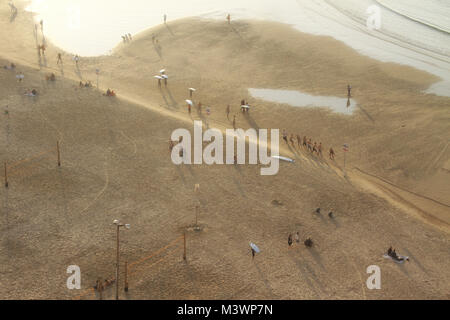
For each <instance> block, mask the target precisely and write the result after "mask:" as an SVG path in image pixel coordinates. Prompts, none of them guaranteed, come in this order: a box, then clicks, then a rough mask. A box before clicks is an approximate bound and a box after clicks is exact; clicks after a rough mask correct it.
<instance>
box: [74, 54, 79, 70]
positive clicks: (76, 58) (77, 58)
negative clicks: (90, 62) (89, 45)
mask: <svg viewBox="0 0 450 320" xmlns="http://www.w3.org/2000/svg"><path fill="white" fill-rule="evenodd" d="M73 60H74V61H75V65H76V67H77V68H78V61H79V60H80V57H78V55H75V57H74V58H73Z"/></svg>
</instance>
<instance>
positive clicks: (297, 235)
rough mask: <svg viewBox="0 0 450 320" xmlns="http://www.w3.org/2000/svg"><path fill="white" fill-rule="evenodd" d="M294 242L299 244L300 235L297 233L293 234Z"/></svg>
mask: <svg viewBox="0 0 450 320" xmlns="http://www.w3.org/2000/svg"><path fill="white" fill-rule="evenodd" d="M295 242H297V243H300V234H299V233H298V231H297V232H296V233H295Z"/></svg>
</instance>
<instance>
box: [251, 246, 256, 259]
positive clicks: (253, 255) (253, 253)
mask: <svg viewBox="0 0 450 320" xmlns="http://www.w3.org/2000/svg"><path fill="white" fill-rule="evenodd" d="M250 250H252V260H253V259H255V250H253V248H250Z"/></svg>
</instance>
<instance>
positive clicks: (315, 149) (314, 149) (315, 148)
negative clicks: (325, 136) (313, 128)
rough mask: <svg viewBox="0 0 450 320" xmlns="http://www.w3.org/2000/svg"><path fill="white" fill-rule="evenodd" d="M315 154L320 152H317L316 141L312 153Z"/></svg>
mask: <svg viewBox="0 0 450 320" xmlns="http://www.w3.org/2000/svg"><path fill="white" fill-rule="evenodd" d="M314 152H315V153H318V151H317V142H315V141H314V146H313V151H312V153H313V154H314Z"/></svg>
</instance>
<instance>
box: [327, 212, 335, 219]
mask: <svg viewBox="0 0 450 320" xmlns="http://www.w3.org/2000/svg"><path fill="white" fill-rule="evenodd" d="M328 217H329V218H330V219H333V218H334V216H333V211H330V212H329V213H328Z"/></svg>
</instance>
